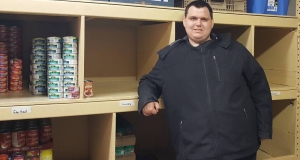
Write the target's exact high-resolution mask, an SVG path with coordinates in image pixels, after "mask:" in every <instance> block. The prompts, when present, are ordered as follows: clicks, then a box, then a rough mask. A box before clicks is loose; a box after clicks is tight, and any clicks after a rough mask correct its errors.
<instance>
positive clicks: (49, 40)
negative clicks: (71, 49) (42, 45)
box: [47, 37, 61, 43]
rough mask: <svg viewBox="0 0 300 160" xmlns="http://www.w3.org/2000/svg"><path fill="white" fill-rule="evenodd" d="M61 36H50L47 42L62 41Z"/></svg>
mask: <svg viewBox="0 0 300 160" xmlns="http://www.w3.org/2000/svg"><path fill="white" fill-rule="evenodd" d="M60 42H61V38H60V37H48V38H47V43H60Z"/></svg>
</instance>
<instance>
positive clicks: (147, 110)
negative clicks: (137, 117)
mask: <svg viewBox="0 0 300 160" xmlns="http://www.w3.org/2000/svg"><path fill="white" fill-rule="evenodd" d="M158 110H159V104H158V102H149V103H148V104H146V106H145V107H144V108H143V114H144V115H145V116H151V115H152V114H154V115H156V114H157V113H158Z"/></svg>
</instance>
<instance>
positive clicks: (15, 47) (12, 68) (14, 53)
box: [7, 26, 23, 91]
mask: <svg viewBox="0 0 300 160" xmlns="http://www.w3.org/2000/svg"><path fill="white" fill-rule="evenodd" d="M7 45H8V55H9V60H10V64H9V90H11V91H21V90H22V89H23V87H22V85H23V84H22V32H21V29H20V28H19V27H18V26H11V27H9V34H8V41H7Z"/></svg>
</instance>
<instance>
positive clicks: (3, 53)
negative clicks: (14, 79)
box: [0, 25, 8, 93]
mask: <svg viewBox="0 0 300 160" xmlns="http://www.w3.org/2000/svg"><path fill="white" fill-rule="evenodd" d="M7 35H8V34H7V26H6V25H0V93H5V92H7V90H8V56H7V45H6V42H7Z"/></svg>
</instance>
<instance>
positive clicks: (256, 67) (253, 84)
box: [241, 45, 272, 139]
mask: <svg viewBox="0 0 300 160" xmlns="http://www.w3.org/2000/svg"><path fill="white" fill-rule="evenodd" d="M241 50H242V52H243V54H244V58H245V59H244V62H245V63H244V66H243V75H244V77H245V79H246V82H247V85H248V87H249V91H250V94H251V98H252V100H253V103H254V105H255V107H256V117H257V128H258V137H259V138H260V139H272V96H271V91H270V87H269V84H268V81H267V78H266V75H265V73H264V70H263V68H262V67H261V66H260V64H259V63H258V62H257V61H256V59H255V58H254V57H253V56H252V55H251V53H250V52H249V51H248V50H247V49H246V48H245V47H244V46H242V45H241Z"/></svg>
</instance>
